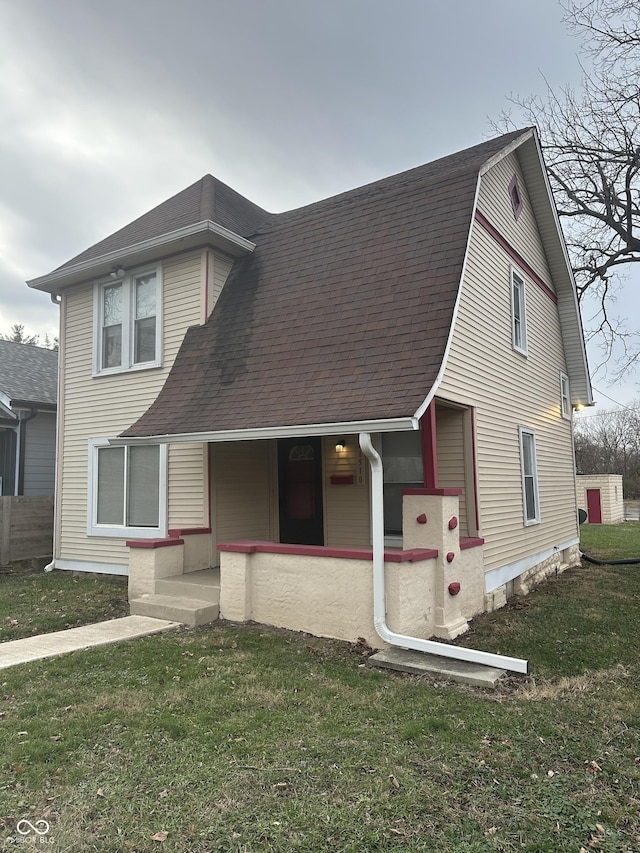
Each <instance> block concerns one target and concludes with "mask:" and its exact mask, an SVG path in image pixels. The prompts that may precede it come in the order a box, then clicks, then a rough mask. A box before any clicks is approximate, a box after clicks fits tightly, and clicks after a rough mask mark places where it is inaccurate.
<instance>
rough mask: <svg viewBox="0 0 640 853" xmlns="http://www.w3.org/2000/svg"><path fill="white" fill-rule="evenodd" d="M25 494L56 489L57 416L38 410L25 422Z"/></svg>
mask: <svg viewBox="0 0 640 853" xmlns="http://www.w3.org/2000/svg"><path fill="white" fill-rule="evenodd" d="M24 427H25V428H26V437H25V453H24V488H23V494H24V495H52V494H53V493H54V491H55V468H56V416H55V414H54V413H53V412H38V414H37V416H36V417H35V418H32V419H31V420H30V421H27V423H26V424H24Z"/></svg>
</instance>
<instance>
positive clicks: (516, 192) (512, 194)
mask: <svg viewBox="0 0 640 853" xmlns="http://www.w3.org/2000/svg"><path fill="white" fill-rule="evenodd" d="M509 198H510V199H511V207H512V208H513V215H514V216H515V218H516V219H517V218H518V217H519V216H520V211H521V210H522V196H521V195H520V187H519V186H518V176H517V175H514V176H513V177H512V178H511V182H510V183H509Z"/></svg>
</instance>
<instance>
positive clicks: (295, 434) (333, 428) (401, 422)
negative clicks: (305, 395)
mask: <svg viewBox="0 0 640 853" xmlns="http://www.w3.org/2000/svg"><path fill="white" fill-rule="evenodd" d="M418 429H420V424H419V421H418V420H417V419H416V418H412V417H407V418H386V419H383V420H372V421H345V422H342V423H330V424H301V425H300V424H298V425H296V426H280V427H258V428H256V429H246V430H243V429H235V430H222V431H211V432H193V433H179V434H177V435H148V436H146V435H145V436H138V437H135V438H134V437H131V438H126V437H117V438H110V439H109V440H108V442H109V444H110V445H112V446H114V447H122V446H124V445H135V444H185V443H203V442H218V441H256V440H260V439H268V438H302V437H303V436H312V435H313V436H315V435H353V434H355V433H359V432H402V431H407V430H418Z"/></svg>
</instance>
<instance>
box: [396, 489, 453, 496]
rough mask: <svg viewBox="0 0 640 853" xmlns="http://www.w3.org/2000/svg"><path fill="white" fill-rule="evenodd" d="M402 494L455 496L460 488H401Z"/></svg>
mask: <svg viewBox="0 0 640 853" xmlns="http://www.w3.org/2000/svg"><path fill="white" fill-rule="evenodd" d="M400 491H401V494H403V495H436V496H440V497H455V496H456V495H461V494H462V489H401V490H400Z"/></svg>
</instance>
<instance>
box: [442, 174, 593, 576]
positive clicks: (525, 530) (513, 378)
mask: <svg viewBox="0 0 640 853" xmlns="http://www.w3.org/2000/svg"><path fill="white" fill-rule="evenodd" d="M510 159H513V158H510ZM512 165H513V164H512ZM508 166H509V164H508V162H507V163H506V164H505V163H501V164H499V165H498V166H496V167H495V174H494V172H490V173H489V174H488V175H487V176H486V177H485V178H483V179H482V183H481V188H480V196H479V207H480V209H481V210H483V211H484V212H485V213H486V215H487V216H488V218H490V220H491V222H492V223H493V224H494V225H496V227H498V228H504V229H505V230H507V231H508V234H506V235H504V236H506V237H507V238H508V240H509V242H510V243H511V244H512V245H514V244H515V248H517V250H518V251H519V252H520V253H521V254H522V256H523V257H524V259H525V260H526V261H527V263H528V264H530V266H531V267H532V268H534V269H535V270H536V272H537V273H538V274H539V275H540V277H541V278H542V279H543V281H544V282H545V283H546V284H547V285H549V286H551V281H550V279H549V276H548V270H547V267H546V262H545V261H544V253H543V250H542V247H541V245H539V237H538V235H537V231H536V230H535V228H534V226H533V219H532V214H531V211H530V208H529V202H528V198H527V195H526V188H525V187H524V185H523V183H521V185H520V191H521V193H522V195H523V199H524V209H523V211H522V213H521V215H520V218H519V219H518V222H517V223H515V220H514V219H513V211H512V210H511V204H510V200H509V195H508V182H509V180H510V179H511V175H512V171H511V170H510V168H508ZM509 216H510V217H511V219H512V220H513V223H515V224H513V223H512V224H510V225H509V226H508V227H507V224H506V223H508V221H509ZM498 223H499V224H498ZM517 229H520V230H522V231H523V232H526V233H522V234H516V233H515V232H516V230H517ZM511 267H512V261H511V259H510V258H509V256H508V255H507V254H506V252H505V251H504V249H502V248H501V246H500V245H498V243H497V242H496V241H495V240H494V239H493V238H492V237H491V236H489V234H487V232H486V231H485V230H484V229H483V228H482V227H481V226H480V225H479V224H478V223H474V226H473V229H472V235H471V243H470V248H469V254H468V260H467V266H466V270H465V275H464V282H463V287H462V296H461V300H460V305H459V311H458V317H457V321H456V326H455V331H454V335H453V339H452V344H451V349H450V353H449V359H448V362H447V366H446V369H445V373H444V377H443V382H442V384H441V386H440V388H439V389H438V394H439V396H443V397H446V398H447V399H449V400H451V401H455V402H459V403H462V404H466V405H473V406H475V407H476V457H477V472H478V483H479V485H478V490H479V502H480V534H481V535H482V536H484V537H485V540H486V544H485V569H486V570H487V571H489V570H491V569H495V568H498V567H500V566H504V565H507V564H509V563H511V562H515V561H516V560H519V559H521V558H523V557H525V556H528V555H534V554H536V553H540V552H542V551H543V550H545V549H547V548H552V547H554V546H557V545H559V544H561V543H563V542H566V541H567V540H569V539H572V538H574V537H576V536H577V525H576V503H575V494H574V480H573V452H572V441H571V423H570V422H569V421H567V420H565V419H563V418H562V416H561V412H560V385H559V374H560V371H565V372H566V364H565V356H564V351H563V346H562V339H561V335H560V324H559V318H558V310H557V306H556V305H555V303H554V302H553V301H552V299H551V298H550V297H549V295H548V294H546V293H545V292H543V290H541V289H540V287H538V286H537V285H536V284H535V283H533V282H532V281H531V280H530V279H529V278H528V277H527V276H526V274H524V280H525V290H526V322H527V348H528V354H527V356H523V355H521V354H520V353H519V352H516V351H514V349H513V347H512V332H511V282H510V270H511ZM522 272H524V271H522ZM519 425H522V426H524V427H527V428H529V429H533V430H535V434H536V453H537V472H538V485H539V493H540V509H541V523H540V524H533V525H531V526H525V525H524V519H523V497H522V479H521V473H520V448H519V432H518V426H519Z"/></svg>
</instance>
